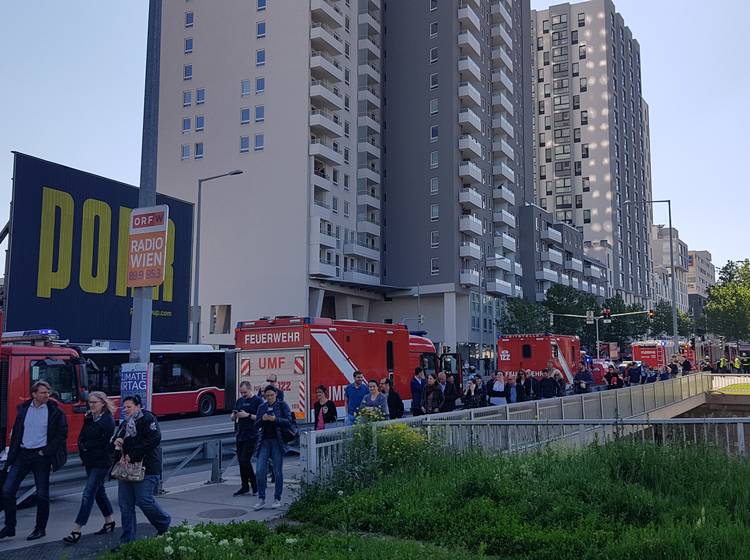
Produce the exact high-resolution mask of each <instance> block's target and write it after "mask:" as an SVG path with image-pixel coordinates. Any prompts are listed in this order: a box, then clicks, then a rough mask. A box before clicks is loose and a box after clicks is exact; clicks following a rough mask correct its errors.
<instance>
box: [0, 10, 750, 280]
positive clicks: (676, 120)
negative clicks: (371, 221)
mask: <svg viewBox="0 0 750 560" xmlns="http://www.w3.org/2000/svg"><path fill="white" fill-rule="evenodd" d="M404 1H416V0H404ZM556 3H559V2H550V1H548V0H532V8H535V9H543V8H546V7H547V6H549V5H551V4H556ZM615 5H616V7H617V9H618V11H619V12H620V13H621V14H622V15H623V17H624V20H625V23H626V24H627V25H628V26H629V27H630V29H631V30H632V32H633V34H634V36H635V37H636V39H637V40H638V42H639V43H640V46H641V62H642V83H643V96H644V99H645V100H646V101H647V103H648V104H649V108H650V116H651V165H652V183H653V198H655V199H664V198H669V199H671V200H672V207H673V222H674V225H675V227H676V228H677V229H678V230H679V232H680V238H681V239H682V240H683V241H685V242H686V243H687V244H688V247H689V248H690V249H696V250H709V251H710V252H711V253H712V254H713V257H714V259H713V260H714V264H716V265H718V266H721V265H723V264H724V263H725V262H726V261H727V260H730V259H744V258H746V257H748V256H750V255H749V254H748V253H749V252H748V250H747V244H746V242H745V241H744V239H746V238H745V234H744V233H742V232H743V231H746V230H745V227H747V223H746V222H747V216H748V205H747V198H745V197H743V196H742V192H745V193H747V192H748V187H749V185H748V184H747V179H746V178H745V179H743V177H747V176H746V175H745V174H744V173H740V174H737V173H734V170H736V169H740V168H744V164H743V166H740V165H739V164H740V163H742V162H743V161H745V158H746V157H748V156H750V150H749V149H748V148H750V142H748V139H747V135H748V131H750V113H749V112H748V111H747V110H746V104H747V100H748V98H750V97H749V94H748V91H749V89H750V88H749V87H748V86H750V73H748V72H747V60H746V58H745V56H746V53H747V42H746V31H745V25H746V22H747V21H748V20H750V2H747V1H746V0H716V2H712V3H710V4H709V3H706V2H705V0H701V1H700V2H699V1H698V0H617V1H616V2H615ZM3 8H4V9H3V17H2V18H0V52H2V53H3V56H2V57H0V76H3V80H2V81H3V84H2V87H0V107H3V111H2V113H3V115H2V117H1V118H0V225H1V224H4V223H5V222H6V221H7V219H8V213H9V204H10V197H11V177H12V174H13V157H12V154H11V153H10V152H11V150H17V151H21V152H25V153H28V154H31V155H35V156H38V157H41V158H44V159H48V160H52V161H55V162H58V163H62V164H65V165H69V166H72V167H76V168H79V169H82V170H85V171H89V172H92V173H96V174H99V175H103V176H106V177H109V178H112V179H117V180H119V181H124V182H126V183H130V184H137V182H138V178H139V173H140V150H141V123H142V113H143V79H144V72H145V58H146V24H147V17H148V1H147V0H127V2H102V1H101V0H68V1H66V2H58V1H51V0H24V1H23V2H8V3H6V4H5V5H4V6H3ZM745 164H746V163H745ZM654 220H655V222H656V223H666V205H658V206H657V207H656V208H655V210H654ZM3 248H5V247H3ZM3 260H4V251H3V252H2V253H0V263H2V261H3Z"/></svg>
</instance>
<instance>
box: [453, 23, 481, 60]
mask: <svg viewBox="0 0 750 560" xmlns="http://www.w3.org/2000/svg"><path fill="white" fill-rule="evenodd" d="M458 46H459V48H460V49H461V52H462V53H466V54H470V53H471V52H473V53H474V54H475V55H476V56H477V58H482V47H481V45H480V43H479V39H477V38H476V35H474V34H473V33H472V32H471V31H469V30H468V29H467V30H466V31H461V32H460V33H459V34H458ZM466 51H469V52H466Z"/></svg>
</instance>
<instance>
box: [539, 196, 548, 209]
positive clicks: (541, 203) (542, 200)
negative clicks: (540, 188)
mask: <svg viewBox="0 0 750 560" xmlns="http://www.w3.org/2000/svg"><path fill="white" fill-rule="evenodd" d="M539 206H541V207H542V208H543V209H544V210H546V209H547V199H546V198H540V199H539Z"/></svg>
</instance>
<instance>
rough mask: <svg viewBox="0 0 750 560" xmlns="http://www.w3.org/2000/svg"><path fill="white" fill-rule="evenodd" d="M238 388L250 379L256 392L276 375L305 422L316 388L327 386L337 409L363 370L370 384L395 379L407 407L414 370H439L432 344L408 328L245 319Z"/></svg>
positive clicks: (240, 330)
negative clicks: (359, 372)
mask: <svg viewBox="0 0 750 560" xmlns="http://www.w3.org/2000/svg"><path fill="white" fill-rule="evenodd" d="M235 345H236V348H237V375H236V379H237V387H239V383H241V382H242V381H249V382H250V383H251V384H252V389H253V391H258V390H259V389H261V388H262V387H263V386H265V385H266V384H267V381H266V380H267V378H268V375H270V374H275V375H276V376H277V379H278V385H279V388H280V389H281V390H283V391H284V400H285V401H286V403H287V404H288V405H289V407H290V408H291V410H292V412H294V414H295V415H296V417H297V418H298V419H299V420H300V421H302V422H311V421H312V408H313V404H314V402H315V389H316V387H318V386H319V385H324V386H325V387H327V389H328V396H329V398H330V399H331V400H333V401H334V402H335V403H336V406H337V408H339V409H342V408H343V406H344V390H345V389H346V386H347V385H348V384H349V383H351V382H352V381H354V372H355V371H361V372H362V373H364V375H365V379H366V380H370V379H375V380H377V381H380V380H382V379H385V378H390V379H391V380H392V381H393V383H394V388H395V389H396V391H398V393H399V394H400V395H401V396H402V398H404V400H405V402H406V403H407V404H408V402H409V401H408V397H409V396H410V394H411V393H410V382H411V378H412V376H413V375H414V368H415V367H417V366H422V367H425V368H426V370H427V371H428V372H429V371H436V370H437V368H439V361H438V358H437V354H436V352H435V346H434V345H433V344H432V342H431V341H430V340H429V339H428V338H425V337H423V336H415V335H411V334H410V333H409V331H408V330H407V328H406V326H405V325H400V324H381V323H365V322H359V321H350V320H335V319H325V318H312V317H275V318H262V319H259V320H257V321H243V322H240V323H238V324H237V328H236V329H235Z"/></svg>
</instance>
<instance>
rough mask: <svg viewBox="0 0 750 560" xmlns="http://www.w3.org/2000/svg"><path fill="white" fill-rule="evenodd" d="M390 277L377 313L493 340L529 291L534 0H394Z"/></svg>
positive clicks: (388, 165) (468, 347)
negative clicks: (522, 238) (506, 307)
mask: <svg viewBox="0 0 750 560" xmlns="http://www.w3.org/2000/svg"><path fill="white" fill-rule="evenodd" d="M383 12H384V18H383V23H384V26H385V28H386V29H387V33H386V35H385V42H384V51H383V52H384V55H383V60H384V65H385V69H386V72H385V78H384V84H385V86H384V103H383V106H384V122H383V128H384V134H383V138H384V144H385V153H384V162H385V177H384V187H385V199H384V203H383V206H384V212H385V221H384V227H383V231H384V239H385V242H384V246H383V284H384V285H388V286H396V287H403V288H406V289H405V290H403V291H400V292H393V293H391V294H389V297H388V298H387V299H388V300H389V301H387V302H384V303H383V304H376V305H375V306H374V307H373V309H374V310H375V315H374V316H373V319H375V320H393V321H401V320H406V321H407V322H408V323H409V325H410V326H417V320H416V318H417V317H420V316H421V317H423V318H424V322H423V323H422V327H423V328H425V329H426V330H427V331H428V333H429V335H430V337H431V338H432V339H433V340H435V341H437V342H439V343H441V344H444V345H448V346H450V347H452V348H458V349H459V350H462V351H467V352H469V353H472V354H473V355H474V356H477V355H478V354H479V352H478V351H477V350H478V348H479V345H480V344H481V343H483V346H484V348H485V352H484V354H485V355H487V354H488V353H490V352H491V347H492V341H493V340H494V339H495V335H496V330H495V324H496V322H495V317H496V316H497V314H498V313H500V310H501V307H502V303H501V302H502V300H503V299H504V298H508V297H521V296H522V295H523V291H522V286H521V278H522V275H523V269H522V267H521V265H520V262H519V258H518V237H519V234H518V221H517V220H518V218H517V208H518V207H519V205H522V204H524V202H526V201H527V200H528V201H530V200H531V187H532V184H533V183H532V177H531V171H532V170H531V158H530V156H531V154H530V152H529V150H528V149H527V146H529V145H530V142H531V112H530V102H531V97H530V80H529V79H528V74H527V72H526V71H525V69H526V68H528V67H529V65H530V60H529V57H530V52H531V51H530V46H531V45H530V43H529V41H528V37H529V34H528V29H529V25H530V22H529V17H530V8H529V0H460V1H458V2H456V1H445V0H439V1H438V0H424V1H422V0H419V1H416V0H415V1H411V0H409V1H404V0H384V1H383Z"/></svg>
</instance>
